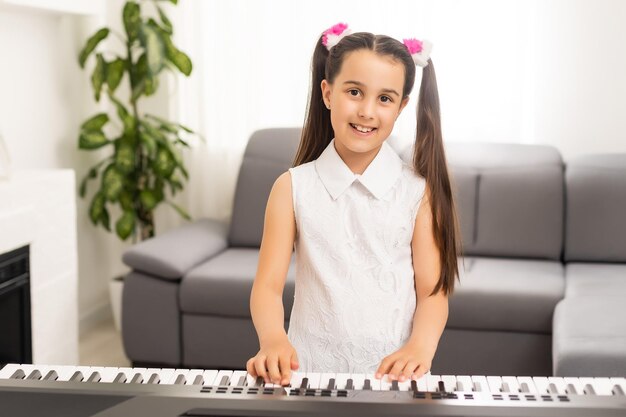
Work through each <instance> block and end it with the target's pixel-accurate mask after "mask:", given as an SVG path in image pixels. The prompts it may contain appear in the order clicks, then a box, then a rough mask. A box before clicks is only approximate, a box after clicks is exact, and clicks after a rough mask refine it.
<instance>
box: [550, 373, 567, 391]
mask: <svg viewBox="0 0 626 417" xmlns="http://www.w3.org/2000/svg"><path fill="white" fill-rule="evenodd" d="M548 382H549V384H550V385H548V386H549V387H550V386H551V385H553V386H554V387H556V392H554V394H560V395H566V394H567V384H566V383H565V379H563V378H559V377H553V376H550V377H548Z"/></svg>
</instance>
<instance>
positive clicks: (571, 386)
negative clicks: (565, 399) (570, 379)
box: [566, 384, 578, 395]
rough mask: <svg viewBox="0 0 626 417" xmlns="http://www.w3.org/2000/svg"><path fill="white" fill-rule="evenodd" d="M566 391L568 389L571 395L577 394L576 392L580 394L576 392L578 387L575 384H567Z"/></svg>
mask: <svg viewBox="0 0 626 417" xmlns="http://www.w3.org/2000/svg"><path fill="white" fill-rule="evenodd" d="M566 391H567V393H568V394H570V395H576V394H578V393H577V392H576V387H575V386H574V384H567V390H566Z"/></svg>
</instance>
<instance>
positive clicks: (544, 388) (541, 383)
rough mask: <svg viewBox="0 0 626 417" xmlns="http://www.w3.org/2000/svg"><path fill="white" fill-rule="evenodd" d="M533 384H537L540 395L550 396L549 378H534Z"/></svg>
mask: <svg viewBox="0 0 626 417" xmlns="http://www.w3.org/2000/svg"><path fill="white" fill-rule="evenodd" d="M533 382H534V383H535V387H536V388H537V393H538V394H540V395H545V394H549V392H548V384H549V382H548V378H546V377H545V376H534V377H533Z"/></svg>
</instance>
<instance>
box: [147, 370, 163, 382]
mask: <svg viewBox="0 0 626 417" xmlns="http://www.w3.org/2000/svg"><path fill="white" fill-rule="evenodd" d="M160 383H161V377H160V376H159V373H158V372H154V373H153V374H152V375H150V377H149V378H148V380H147V381H146V384H160Z"/></svg>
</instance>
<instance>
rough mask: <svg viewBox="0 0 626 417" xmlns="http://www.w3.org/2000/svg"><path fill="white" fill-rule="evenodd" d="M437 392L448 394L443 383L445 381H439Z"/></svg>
mask: <svg viewBox="0 0 626 417" xmlns="http://www.w3.org/2000/svg"><path fill="white" fill-rule="evenodd" d="M437 391H438V392H446V385H445V384H444V383H443V381H439V382H438V383H437Z"/></svg>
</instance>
